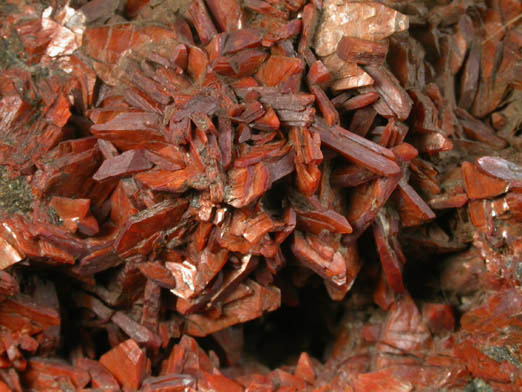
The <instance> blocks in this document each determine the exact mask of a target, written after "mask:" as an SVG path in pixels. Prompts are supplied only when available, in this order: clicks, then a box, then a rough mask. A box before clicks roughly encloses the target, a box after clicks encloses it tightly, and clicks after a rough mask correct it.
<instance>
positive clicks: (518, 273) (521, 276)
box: [515, 261, 522, 283]
mask: <svg viewBox="0 0 522 392" xmlns="http://www.w3.org/2000/svg"><path fill="white" fill-rule="evenodd" d="M515 278H517V280H518V281H519V282H520V283H522V261H519V262H518V263H517V265H516V267H515Z"/></svg>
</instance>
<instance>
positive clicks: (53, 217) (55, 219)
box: [47, 207, 63, 226]
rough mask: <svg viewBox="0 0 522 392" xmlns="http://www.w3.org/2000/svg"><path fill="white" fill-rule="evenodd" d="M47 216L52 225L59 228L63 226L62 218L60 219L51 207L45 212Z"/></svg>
mask: <svg viewBox="0 0 522 392" xmlns="http://www.w3.org/2000/svg"><path fill="white" fill-rule="evenodd" d="M47 215H49V220H50V222H51V223H52V224H53V225H55V226H61V225H62V224H63V221H62V218H60V216H59V215H58V213H57V212H56V210H55V209H54V208H53V207H49V210H47Z"/></svg>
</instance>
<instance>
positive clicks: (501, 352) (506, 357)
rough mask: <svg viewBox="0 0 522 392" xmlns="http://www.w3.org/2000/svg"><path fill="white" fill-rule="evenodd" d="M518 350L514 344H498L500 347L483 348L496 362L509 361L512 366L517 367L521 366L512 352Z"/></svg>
mask: <svg viewBox="0 0 522 392" xmlns="http://www.w3.org/2000/svg"><path fill="white" fill-rule="evenodd" d="M518 351H520V348H519V347H515V346H500V347H498V346H497V347H489V348H487V349H485V350H484V354H486V355H487V356H488V357H490V358H491V359H493V360H495V361H497V362H504V361H506V362H509V363H510V364H512V365H513V366H516V367H517V368H521V367H522V364H521V363H520V361H519V360H518V359H517V357H516V356H515V355H514V352H518Z"/></svg>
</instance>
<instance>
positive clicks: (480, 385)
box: [464, 378, 493, 392]
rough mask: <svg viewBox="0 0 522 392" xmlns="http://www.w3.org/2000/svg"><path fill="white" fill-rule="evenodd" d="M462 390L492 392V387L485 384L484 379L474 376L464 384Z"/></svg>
mask: <svg viewBox="0 0 522 392" xmlns="http://www.w3.org/2000/svg"><path fill="white" fill-rule="evenodd" d="M464 392H493V388H491V387H490V386H489V385H488V384H486V383H485V382H484V380H481V379H480V378H475V379H473V381H471V382H470V383H469V384H468V385H466V388H464Z"/></svg>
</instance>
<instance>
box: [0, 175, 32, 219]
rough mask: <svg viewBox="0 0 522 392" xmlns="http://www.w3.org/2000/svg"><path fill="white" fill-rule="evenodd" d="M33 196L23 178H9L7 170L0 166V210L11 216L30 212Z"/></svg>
mask: <svg viewBox="0 0 522 392" xmlns="http://www.w3.org/2000/svg"><path fill="white" fill-rule="evenodd" d="M32 203H33V196H32V194H31V187H30V186H29V184H27V181H26V180H25V177H23V176H20V177H17V178H14V179H13V178H10V176H9V174H8V173H7V170H5V168H4V167H2V166H0V210H1V211H3V212H7V213H8V214H12V213H15V212H22V213H27V212H30V211H31V210H32Z"/></svg>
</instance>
